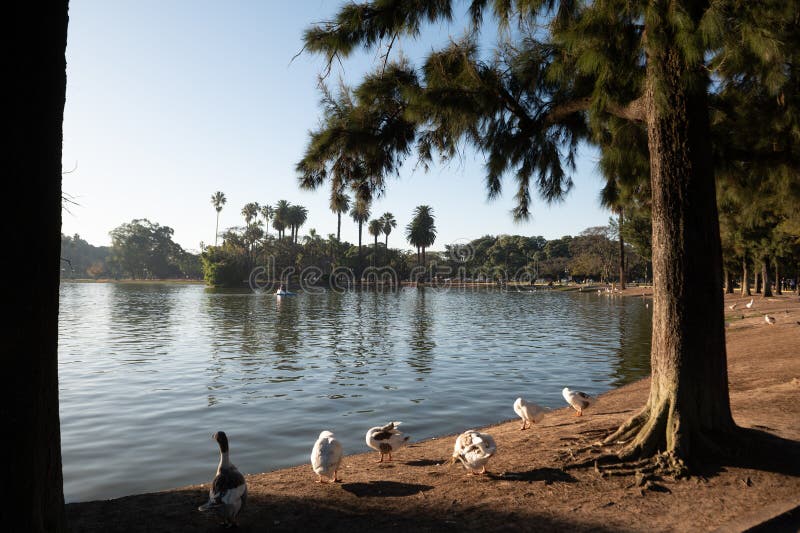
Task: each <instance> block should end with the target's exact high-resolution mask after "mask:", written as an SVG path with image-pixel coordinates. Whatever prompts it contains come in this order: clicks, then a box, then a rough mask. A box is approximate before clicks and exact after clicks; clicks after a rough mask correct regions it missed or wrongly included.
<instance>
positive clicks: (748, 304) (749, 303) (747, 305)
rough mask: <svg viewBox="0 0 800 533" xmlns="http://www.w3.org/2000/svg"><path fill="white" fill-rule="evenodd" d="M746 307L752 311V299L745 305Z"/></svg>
mask: <svg viewBox="0 0 800 533" xmlns="http://www.w3.org/2000/svg"><path fill="white" fill-rule="evenodd" d="M744 306H745V307H746V308H748V309H752V308H753V299H752V298H750V301H749V302H747V303H746V304H744Z"/></svg>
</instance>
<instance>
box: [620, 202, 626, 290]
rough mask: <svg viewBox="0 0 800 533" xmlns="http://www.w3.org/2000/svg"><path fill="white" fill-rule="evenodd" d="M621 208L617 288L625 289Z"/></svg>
mask: <svg viewBox="0 0 800 533" xmlns="http://www.w3.org/2000/svg"><path fill="white" fill-rule="evenodd" d="M622 224H623V216H622V208H620V209H619V288H620V290H623V291H624V290H625V241H624V240H623V239H622Z"/></svg>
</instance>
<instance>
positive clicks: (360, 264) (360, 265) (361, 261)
mask: <svg viewBox="0 0 800 533" xmlns="http://www.w3.org/2000/svg"><path fill="white" fill-rule="evenodd" d="M363 227H364V223H363V222H359V223H358V279H359V281H360V280H361V273H362V272H363V265H364V257H363V255H362V253H361V229H362V228H363Z"/></svg>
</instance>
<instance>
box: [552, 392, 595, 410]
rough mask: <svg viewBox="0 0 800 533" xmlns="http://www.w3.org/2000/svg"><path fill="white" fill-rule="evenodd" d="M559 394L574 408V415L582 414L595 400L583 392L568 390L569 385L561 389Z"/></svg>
mask: <svg viewBox="0 0 800 533" xmlns="http://www.w3.org/2000/svg"><path fill="white" fill-rule="evenodd" d="M561 395H562V396H563V397H564V399H565V400H566V401H567V403H568V404H570V405H571V406H572V408H573V409H575V416H582V415H583V410H584V409H586V408H587V407H589V406H590V405H592V404H593V403H594V402H595V401H597V400H596V399H595V398H593V397H591V396H589V395H588V394H586V393H585V392H580V391H576V390H569V387H564V389H563V390H562V391H561Z"/></svg>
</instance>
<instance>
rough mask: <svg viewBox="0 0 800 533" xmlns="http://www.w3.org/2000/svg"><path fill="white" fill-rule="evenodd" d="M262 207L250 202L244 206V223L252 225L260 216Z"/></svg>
mask: <svg viewBox="0 0 800 533" xmlns="http://www.w3.org/2000/svg"><path fill="white" fill-rule="evenodd" d="M260 209H261V207H260V206H259V205H258V203H256V202H250V203H247V204H244V207H243V208H242V216H243V217H244V223H245V224H246V225H248V226H249V225H250V223H251V222H252V221H253V219H254V218H256V217H257V216H258V213H259V210H260Z"/></svg>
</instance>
